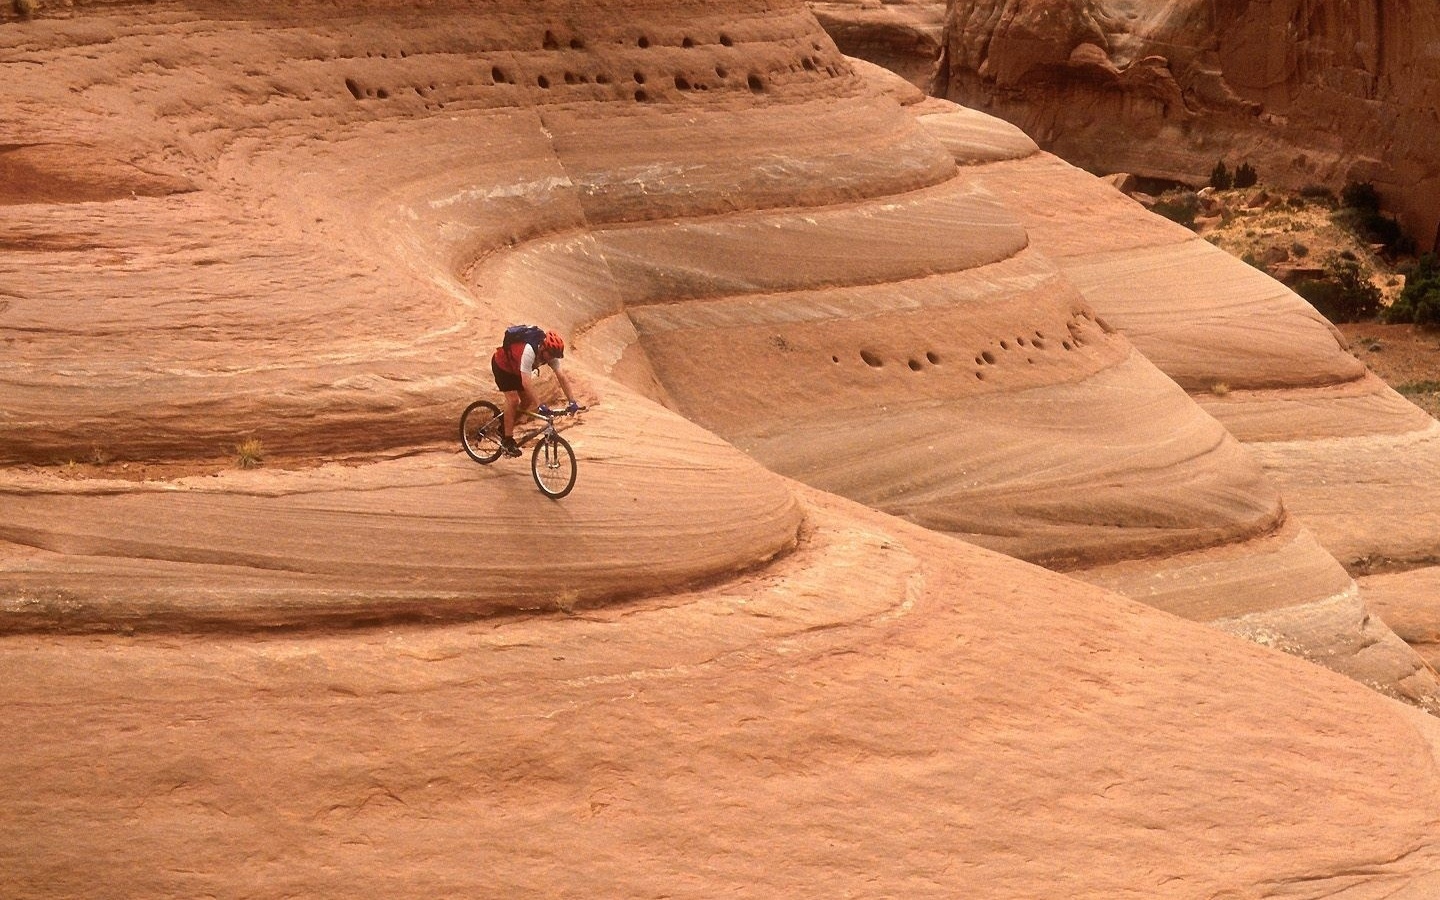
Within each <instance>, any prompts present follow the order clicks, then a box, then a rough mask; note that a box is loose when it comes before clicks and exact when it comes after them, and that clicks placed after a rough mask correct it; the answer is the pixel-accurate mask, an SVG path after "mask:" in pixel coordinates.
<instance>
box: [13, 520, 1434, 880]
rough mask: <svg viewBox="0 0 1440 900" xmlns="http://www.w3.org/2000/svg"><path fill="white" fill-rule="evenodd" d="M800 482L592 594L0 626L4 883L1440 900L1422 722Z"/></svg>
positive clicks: (1324, 677)
mask: <svg viewBox="0 0 1440 900" xmlns="http://www.w3.org/2000/svg"><path fill="white" fill-rule="evenodd" d="M804 497H805V501H804V502H805V508H806V519H807V523H808V525H807V528H806V533H805V535H804V537H803V539H802V541H801V543H800V545H799V547H798V548H797V550H796V551H795V552H794V553H793V554H791V555H789V556H787V557H785V558H783V559H781V560H779V561H778V562H777V563H776V564H774V565H772V566H770V567H768V568H767V569H766V570H764V571H762V572H757V573H753V574H751V575H748V576H744V577H742V578H739V579H736V580H733V581H730V582H728V583H726V584H723V585H719V586H716V587H714V588H711V589H707V590H702V591H698V592H694V593H679V594H672V595H669V596H666V597H663V598H655V599H652V600H644V601H637V602H635V603H632V604H627V605H624V606H620V607H615V608H611V609H607V610H596V611H591V612H586V613H584V614H581V615H577V616H573V617H569V616H565V615H561V614H554V615H549V616H528V617H520V618H512V619H503V620H498V621H490V622H485V623H477V624H472V625H456V626H449V627H431V628H391V629H380V630H373V631H367V630H361V631H358V632H348V633H346V632H342V633H339V634H316V635H290V636H284V635H273V636H268V637H267V636H261V637H246V638H237V637H231V638H215V637H191V636H174V637H143V636H142V637H131V638H123V637H119V638H108V639H105V640H98V639H95V638H89V637H65V636H43V637H42V636H36V637H28V636H26V637H11V638H8V639H7V640H6V642H5V653H4V656H3V665H4V670H3V674H4V676H5V677H4V678H3V680H0V684H3V687H0V691H3V696H4V706H5V709H6V712H7V716H6V718H7V727H6V729H5V732H4V738H3V747H0V749H3V751H4V752H0V772H3V774H4V777H3V778H0V785H3V786H4V787H3V788H0V790H3V792H4V796H3V800H4V807H5V809H6V811H7V814H6V816H5V817H4V819H0V823H3V824H0V830H3V837H4V841H3V842H0V862H3V863H4V867H5V870H6V872H7V882H8V884H9V892H10V893H11V895H12V896H73V895H75V894H84V893H88V892H90V891H91V890H92V889H93V888H94V886H95V885H96V884H97V883H98V882H99V881H100V880H101V879H103V881H104V883H105V884H107V885H123V886H124V887H125V890H126V891H127V892H132V893H134V894H137V895H143V896H164V895H180V896H194V895H203V894H215V895H218V896H248V895H253V894H257V893H259V894H295V895H303V896H317V897H324V896H353V895H355V894H357V893H363V894H366V895H369V896H385V897H412V896H413V897H428V896H436V895H464V896H480V897H507V896H515V895H517V894H529V893H534V894H543V895H547V896H567V895H577V894H590V893H593V894H601V895H605V896H680V897H697V898H699V897H713V896H716V895H717V894H725V895H728V896H741V897H777V896H779V897H814V898H821V897H835V896H843V895H845V894H846V893H871V892H873V893H877V894H886V895H895V896H907V897H908V896H913V897H937V898H938V897H953V896H957V895H965V896H986V897H997V898H1010V897H1013V898H1021V897H1036V896H1050V895H1052V894H1053V893H1054V892H1056V891H1057V890H1059V891H1061V892H1063V893H1064V894H1065V896H1067V897H1093V898H1103V897H1115V896H1123V895H1125V894H1136V895H1141V896H1147V897H1212V896H1224V895H1225V894H1226V893H1230V894H1232V895H1235V896H1255V895H1265V894H1269V895H1272V896H1281V897H1323V896H1334V895H1335V894H1336V893H1337V892H1342V891H1343V892H1344V894H1343V895H1345V896H1352V897H1387V898H1396V897H1400V898H1423V897H1427V896H1433V893H1434V891H1435V890H1436V888H1437V884H1436V880H1435V878H1436V876H1435V874H1434V873H1435V872H1436V871H1437V865H1440V859H1437V855H1440V846H1437V844H1436V838H1435V835H1436V833H1437V826H1440V821H1437V819H1440V813H1437V810H1440V780H1437V779H1436V777H1435V775H1434V770H1435V765H1436V752H1437V748H1440V727H1437V725H1436V723H1435V721H1434V719H1433V718H1431V717H1429V716H1426V715H1424V714H1423V713H1420V712H1418V711H1415V710H1412V709H1409V708H1406V707H1403V706H1401V705H1400V704H1397V703H1394V702H1392V701H1388V700H1384V699H1382V698H1380V697H1379V696H1378V695H1376V694H1374V693H1372V692H1370V691H1367V690H1366V689H1364V688H1363V687H1361V686H1359V685H1358V684H1355V683H1354V682H1352V681H1350V680H1348V679H1345V678H1342V677H1340V676H1338V675H1333V674H1331V673H1328V672H1325V671H1323V670H1320V669H1317V668H1315V667H1313V666H1310V665H1307V664H1305V663H1303V662H1300V661H1298V660H1295V659H1292V658H1289V657H1286V656H1283V655H1280V654H1275V653H1271V652H1268V651H1266V650H1264V649H1262V648H1259V647H1256V646H1254V645H1251V644H1248V643H1245V642H1242V641H1238V640H1234V639H1232V638H1228V637H1225V636H1223V635H1218V634H1217V633H1216V632H1214V631H1213V630H1211V629H1206V628H1202V627H1200V626H1195V625H1191V624H1188V623H1185V622H1183V621H1181V620H1178V619H1175V618H1173V617H1170V616H1168V615H1165V614H1163V613H1160V612H1157V611H1155V610H1152V609H1149V608H1146V607H1143V606H1140V605H1137V604H1130V603H1127V602H1125V601H1122V600H1119V599H1118V598H1116V597H1114V596H1113V595H1110V594H1106V593H1104V592H1101V591H1098V590H1095V589H1093V588H1087V587H1084V586H1081V585H1078V584H1077V583H1076V582H1074V581H1072V580H1070V579H1068V578H1064V577H1062V576H1059V575H1055V574H1051V573H1047V572H1044V571H1041V570H1037V569H1033V568H1030V567H1027V566H1025V565H1024V564H1021V563H1017V562H1015V561H1014V560H1010V559H1007V558H1003V557H999V556H995V555H992V554H990V553H987V552H985V551H982V550H978V549H976V548H973V547H970V546H967V545H965V544H962V543H960V542H958V541H955V540H953V539H950V538H947V537H945V536H943V535H940V534H937V533H935V532H930V531H926V530H923V529H920V528H916V527H914V526H907V525H905V524H904V523H901V522H898V521H896V520H895V519H893V518H889V517H885V516H880V515H878V514H874V513H869V512H868V511H866V510H863V509H859V508H856V507H854V506H852V505H850V504H848V503H843V502H840V501H837V500H835V499H833V498H830V497H826V496H824V495H820V494H818V493H808V492H807V493H805V494H804Z"/></svg>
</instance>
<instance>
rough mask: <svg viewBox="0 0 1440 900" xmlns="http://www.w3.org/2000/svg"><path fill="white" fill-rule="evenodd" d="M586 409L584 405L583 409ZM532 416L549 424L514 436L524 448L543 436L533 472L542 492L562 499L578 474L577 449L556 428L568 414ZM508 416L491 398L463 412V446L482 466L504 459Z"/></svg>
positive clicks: (537, 446) (533, 457) (532, 458)
mask: <svg viewBox="0 0 1440 900" xmlns="http://www.w3.org/2000/svg"><path fill="white" fill-rule="evenodd" d="M584 408H585V407H583V406H582V407H580V409H581V410H583V409H584ZM529 415H530V416H531V417H532V418H536V419H540V420H541V421H543V422H544V423H545V424H544V425H541V426H540V427H539V428H537V429H535V430H533V431H531V432H529V433H528V434H524V435H519V434H517V435H514V437H515V443H516V444H518V445H520V446H522V447H523V446H525V445H526V444H528V443H529V442H530V441H532V440H535V439H536V438H538V439H539V440H536V443H535V449H534V451H533V452H532V453H531V454H530V474H531V475H533V476H534V477H535V486H536V487H538V488H539V489H540V493H542V494H544V495H545V496H547V497H549V498H551V499H552V500H559V499H560V498H561V497H564V496H565V495H566V494H568V493H570V491H571V489H572V488H574V487H575V476H576V473H577V467H576V465H575V450H574V448H572V447H571V446H570V442H569V441H567V440H565V439H564V438H563V437H561V436H560V435H559V434H558V433H556V431H555V420H556V419H560V418H563V417H565V416H566V415H568V413H565V412H560V411H556V412H551V413H550V415H548V416H547V415H544V414H542V413H540V412H539V411H536V412H532V413H529ZM504 416H505V414H504V413H503V412H501V411H500V407H498V406H496V405H495V404H494V403H491V402H490V401H489V400H476V401H475V402H474V403H472V404H470V405H469V406H467V407H465V412H463V413H461V414H460V445H461V446H462V447H464V448H465V453H466V454H468V455H469V457H470V458H471V459H473V460H475V461H476V462H477V463H480V464H481V465H489V464H490V463H492V462H494V461H495V460H497V459H499V458H500V455H501V454H502V453H503V452H504V450H503V448H502V447H501V446H500V437H501V435H503V434H504V431H503V430H502V428H501V423H502V422H503V420H504Z"/></svg>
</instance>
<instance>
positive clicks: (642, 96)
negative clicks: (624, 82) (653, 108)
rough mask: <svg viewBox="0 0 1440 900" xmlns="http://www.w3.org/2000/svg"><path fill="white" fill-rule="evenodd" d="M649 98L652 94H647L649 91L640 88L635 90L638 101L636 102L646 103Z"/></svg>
mask: <svg viewBox="0 0 1440 900" xmlns="http://www.w3.org/2000/svg"><path fill="white" fill-rule="evenodd" d="M649 99H650V95H649V94H647V93H645V92H644V91H643V90H638V91H636V92H635V102H636V103H645V102H647V101H648V100H649Z"/></svg>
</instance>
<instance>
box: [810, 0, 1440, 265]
mask: <svg viewBox="0 0 1440 900" xmlns="http://www.w3.org/2000/svg"><path fill="white" fill-rule="evenodd" d="M810 5H811V6H812V7H813V8H814V10H815V12H816V14H817V15H818V16H819V17H820V20H821V21H822V22H823V23H824V24H825V26H826V28H827V29H828V30H829V31H830V33H831V34H833V35H834V36H835V38H836V40H837V42H838V43H839V45H840V47H841V48H842V49H843V50H845V52H847V53H852V54H854V55H856V56H860V57H863V58H865V59H869V60H872V61H874V62H877V63H880V64H881V65H884V66H886V67H887V68H890V69H892V70H894V71H896V72H898V73H900V74H902V75H904V76H905V77H906V78H908V79H910V80H911V81H912V82H913V83H914V84H916V85H917V86H919V87H921V88H922V89H924V90H926V91H927V92H931V93H934V94H936V95H937V96H942V97H946V98H948V99H951V100H955V101H957V102H960V103H964V104H966V105H968V106H972V107H976V108H978V109H983V110H985V111H987V112H990V113H993V114H995V115H998V116H1000V117H1002V118H1004V119H1006V120H1008V121H1010V122H1013V123H1015V124H1017V125H1019V126H1020V127H1022V128H1023V129H1024V130H1025V131H1026V133H1028V134H1030V135H1032V136H1034V137H1035V138H1036V139H1037V140H1038V141H1039V142H1040V144H1041V146H1043V147H1044V148H1045V149H1047V150H1050V151H1053V152H1055V153H1057V154H1059V155H1060V156H1062V157H1064V158H1065V159H1067V160H1069V161H1071V162H1073V163H1075V164H1077V165H1081V166H1084V167H1086V168H1089V169H1092V170H1098V171H1105V172H1133V173H1137V174H1141V175H1145V176H1149V177H1154V178H1160V179H1168V180H1175V181H1181V182H1186V183H1191V184H1203V183H1205V182H1206V181H1207V180H1208V177H1209V174H1210V171H1211V169H1212V167H1213V166H1214V165H1215V163H1216V162H1217V161H1225V162H1226V163H1227V164H1228V165H1229V166H1231V167H1234V166H1236V165H1238V164H1240V163H1241V162H1249V163H1250V164H1251V165H1252V166H1254V167H1255V168H1256V169H1257V170H1258V171H1259V172H1261V177H1262V178H1264V179H1265V180H1266V181H1267V182H1269V183H1271V184H1274V185H1278V186H1282V187H1288V188H1291V189H1295V188H1300V187H1307V186H1312V185H1316V186H1320V185H1324V186H1329V187H1330V188H1331V189H1334V190H1337V191H1338V190H1339V189H1340V188H1341V186H1343V185H1344V184H1346V183H1347V182H1350V181H1357V182H1368V183H1373V184H1374V185H1375V186H1376V188H1377V189H1378V190H1379V191H1380V193H1381V194H1382V195H1383V196H1384V198H1385V201H1386V205H1387V207H1388V208H1390V209H1392V210H1393V211H1394V212H1395V214H1396V215H1397V216H1398V217H1399V219H1400V220H1401V222H1402V224H1403V225H1404V226H1405V228H1406V229H1407V230H1408V231H1409V233H1410V234H1411V235H1412V236H1413V237H1414V238H1415V240H1416V242H1417V243H1418V244H1419V246H1420V247H1421V248H1422V249H1425V248H1440V153H1437V149H1436V147H1437V145H1436V142H1435V140H1434V133H1435V128H1436V125H1437V119H1436V108H1437V104H1440V60H1437V57H1436V55H1435V52H1434V47H1435V45H1436V41H1437V40H1440V33H1437V31H1436V29H1437V28H1440V23H1437V21H1436V19H1435V17H1434V16H1433V15H1431V14H1430V13H1429V11H1427V10H1426V9H1424V8H1423V6H1420V5H1416V4H1411V3H1408V2H1402V3H1380V2H1355V0H1318V2H1317V0H1284V2H1256V0H1221V2H1213V0H1183V2H1176V3H1150V4H1144V3H1133V2H1127V0H1055V2H1031V0H903V2H886V3H883V4H881V3H877V2H872V0H812V2H811V4H810Z"/></svg>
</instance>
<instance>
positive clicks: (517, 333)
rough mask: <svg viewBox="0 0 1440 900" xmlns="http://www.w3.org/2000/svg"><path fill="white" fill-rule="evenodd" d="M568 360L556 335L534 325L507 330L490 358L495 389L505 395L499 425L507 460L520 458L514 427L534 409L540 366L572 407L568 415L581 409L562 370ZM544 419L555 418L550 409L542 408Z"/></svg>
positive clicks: (518, 326) (563, 347)
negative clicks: (534, 387)
mask: <svg viewBox="0 0 1440 900" xmlns="http://www.w3.org/2000/svg"><path fill="white" fill-rule="evenodd" d="M564 357H565V339H564V338H562V337H560V335H559V334H558V333H556V332H554V331H544V330H542V329H540V328H538V327H536V326H534V325H512V326H511V327H509V328H507V329H505V338H504V341H503V342H502V343H501V345H500V346H499V347H496V348H495V354H494V355H493V356H491V357H490V371H491V372H492V373H494V375H495V386H496V387H497V388H499V389H500V391H501V393H503V394H504V395H505V418H504V419H503V420H502V421H501V423H500V428H501V431H502V433H503V436H502V437H501V439H500V446H501V447H502V448H503V449H504V451H505V455H506V456H519V455H520V447H519V446H518V445H517V444H516V443H515V437H514V435H515V423H516V422H517V421H518V420H519V419H520V414H521V413H522V412H529V411H530V410H532V409H534V408H535V393H534V391H532V390H531V388H530V384H531V382H532V380H533V379H534V376H535V375H536V374H538V371H539V368H540V366H542V365H543V366H549V367H550V370H551V371H552V372H554V373H555V380H556V381H558V382H560V389H561V390H563V391H564V392H565V399H566V400H568V401H570V405H569V406H567V407H566V408H565V412H567V413H573V412H575V411H576V410H578V409H579V408H580V405H579V404H578V403H576V402H575V391H574V390H573V389H572V388H571V386H570V379H569V378H567V377H566V375H565V372H564V370H563V369H561V368H560V360H561V359H563V358H564ZM540 414H541V415H546V416H548V415H552V412H551V410H550V408H549V407H547V406H541V407H540Z"/></svg>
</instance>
